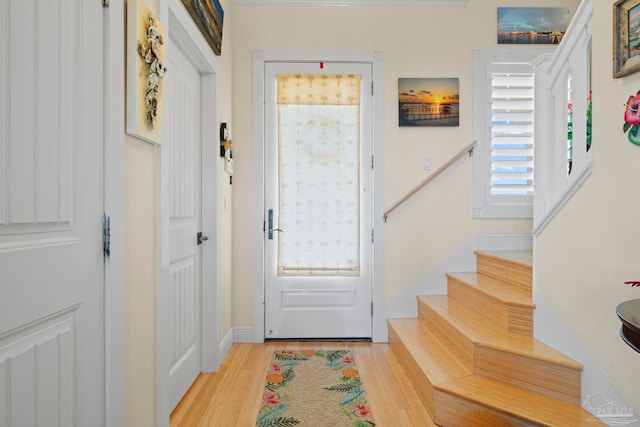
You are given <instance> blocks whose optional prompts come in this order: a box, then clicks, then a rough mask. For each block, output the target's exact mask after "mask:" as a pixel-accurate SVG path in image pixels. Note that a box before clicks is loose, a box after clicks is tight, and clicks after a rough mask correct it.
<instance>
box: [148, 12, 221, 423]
mask: <svg viewBox="0 0 640 427" xmlns="http://www.w3.org/2000/svg"><path fill="white" fill-rule="evenodd" d="M160 15H161V16H162V17H164V19H162V21H163V22H162V23H163V25H164V26H165V28H167V35H166V36H167V37H172V38H173V40H174V41H175V42H176V44H177V45H178V46H179V47H180V49H181V50H182V51H183V52H184V54H185V55H186V56H187V58H189V60H191V61H192V62H193V64H194V66H195V67H196V69H197V70H198V71H199V72H200V75H201V84H202V89H201V90H202V110H201V111H202V116H203V117H207V118H209V119H207V120H201V126H202V129H201V144H202V152H201V157H202V166H201V175H202V187H201V188H203V189H204V188H214V189H217V188H219V186H218V183H219V179H218V172H219V170H218V169H219V163H218V161H217V159H218V154H219V153H218V152H217V147H215V146H214V145H215V144H211V143H205V142H210V141H216V140H217V136H218V134H217V123H218V122H219V110H218V93H219V90H218V78H217V76H218V63H217V61H216V58H215V56H214V55H213V52H212V51H211V49H210V48H209V46H208V44H207V42H206V41H205V39H204V37H202V36H201V35H200V31H199V30H198V28H197V27H196V25H195V23H194V22H193V20H192V19H191V17H190V16H189V14H188V12H187V11H186V9H185V8H184V6H183V5H182V3H181V2H180V0H164V1H163V2H162V7H161V13H160ZM170 55H171V52H170V51H168V50H167V51H166V56H167V57H169V56H170ZM165 61H166V58H165ZM169 72H170V71H169ZM212 117H213V118H214V120H211V119H210V118H212ZM156 152H157V153H158V164H159V165H160V169H159V177H158V178H159V182H160V186H159V197H158V200H159V218H158V226H159V230H158V235H159V242H158V247H159V258H158V287H157V361H156V364H157V365H156V375H157V389H156V393H157V416H158V420H157V425H158V426H162V427H168V426H169V416H170V408H169V406H170V404H169V364H170V362H169V360H170V356H169V355H170V353H171V349H170V348H168V346H167V343H168V340H166V339H165V337H164V334H165V331H166V330H167V324H166V323H167V319H165V318H166V316H165V315H164V313H167V312H168V303H169V302H170V301H169V299H168V296H167V295H164V292H163V289H167V288H168V284H169V280H170V276H169V246H168V244H169V232H168V231H169V211H170V210H169V176H167V173H166V171H167V170H169V164H168V161H169V156H168V155H167V154H165V153H164V152H163V150H162V146H160V147H159V148H158V149H157V150H156ZM205 183H206V185H205ZM207 194H208V196H207V197H205V195H207ZM217 194H218V193H217V190H216V191H215V192H211V193H205V192H203V193H202V195H203V197H202V215H201V218H202V232H203V233H204V234H205V235H208V236H211V237H212V238H210V239H209V240H208V241H207V244H205V245H202V249H201V250H202V260H203V261H202V316H201V323H202V326H201V336H202V339H201V347H202V348H201V352H202V371H203V372H215V371H217V370H218V367H219V365H220V360H219V359H220V355H219V343H220V340H219V331H218V327H219V324H220V321H219V313H220V310H218V305H219V301H220V298H219V295H218V294H219V289H220V281H221V278H220V268H219V265H220V257H219V254H220V250H219V242H218V238H217V236H219V235H220V232H219V229H220V217H219V206H218V197H217Z"/></svg>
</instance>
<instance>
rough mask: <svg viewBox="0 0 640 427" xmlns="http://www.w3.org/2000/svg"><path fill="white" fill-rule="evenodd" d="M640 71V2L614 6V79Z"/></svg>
mask: <svg viewBox="0 0 640 427" xmlns="http://www.w3.org/2000/svg"><path fill="white" fill-rule="evenodd" d="M638 70H640V0H618V1H616V2H615V3H614V4H613V77H614V78H618V77H622V76H626V75H627V74H631V73H635V72H636V71H638Z"/></svg>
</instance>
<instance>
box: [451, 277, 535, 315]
mask: <svg viewBox="0 0 640 427" xmlns="http://www.w3.org/2000/svg"><path fill="white" fill-rule="evenodd" d="M446 275H447V277H452V278H455V279H457V280H459V281H462V282H465V283H467V284H468V285H469V286H473V287H474V288H477V289H478V290H480V291H481V292H483V293H485V294H487V295H490V296H492V297H493V298H495V299H497V300H499V301H501V302H504V303H506V304H509V305H514V306H519V307H526V308H531V309H534V308H535V307H536V306H535V304H534V303H533V302H532V301H531V293H529V292H527V291H526V290H525V289H523V288H521V287H516V286H511V285H509V284H507V283H505V282H503V281H501V280H500V279H496V278H494V277H491V276H487V275H484V274H481V273H476V272H469V273H446Z"/></svg>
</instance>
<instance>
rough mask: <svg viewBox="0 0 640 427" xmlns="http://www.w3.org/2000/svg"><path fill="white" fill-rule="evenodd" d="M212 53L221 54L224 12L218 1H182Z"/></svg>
mask: <svg viewBox="0 0 640 427" xmlns="http://www.w3.org/2000/svg"><path fill="white" fill-rule="evenodd" d="M182 4H184V7H186V8H187V11H188V12H189V15H191V18H193V21H194V22H195V23H196V25H197V27H198V29H199V30H200V32H201V33H202V35H203V36H204V38H205V39H206V40H207V43H208V44H209V46H211V49H212V50H213V53H215V54H216V55H220V53H222V24H223V22H224V11H223V10H222V6H221V5H220V2H219V1H218V0H182Z"/></svg>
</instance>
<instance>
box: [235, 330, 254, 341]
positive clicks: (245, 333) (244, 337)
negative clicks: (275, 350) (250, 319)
mask: <svg viewBox="0 0 640 427" xmlns="http://www.w3.org/2000/svg"><path fill="white" fill-rule="evenodd" d="M233 342H243V343H252V342H253V328H251V327H248V326H238V327H235V328H233Z"/></svg>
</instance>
